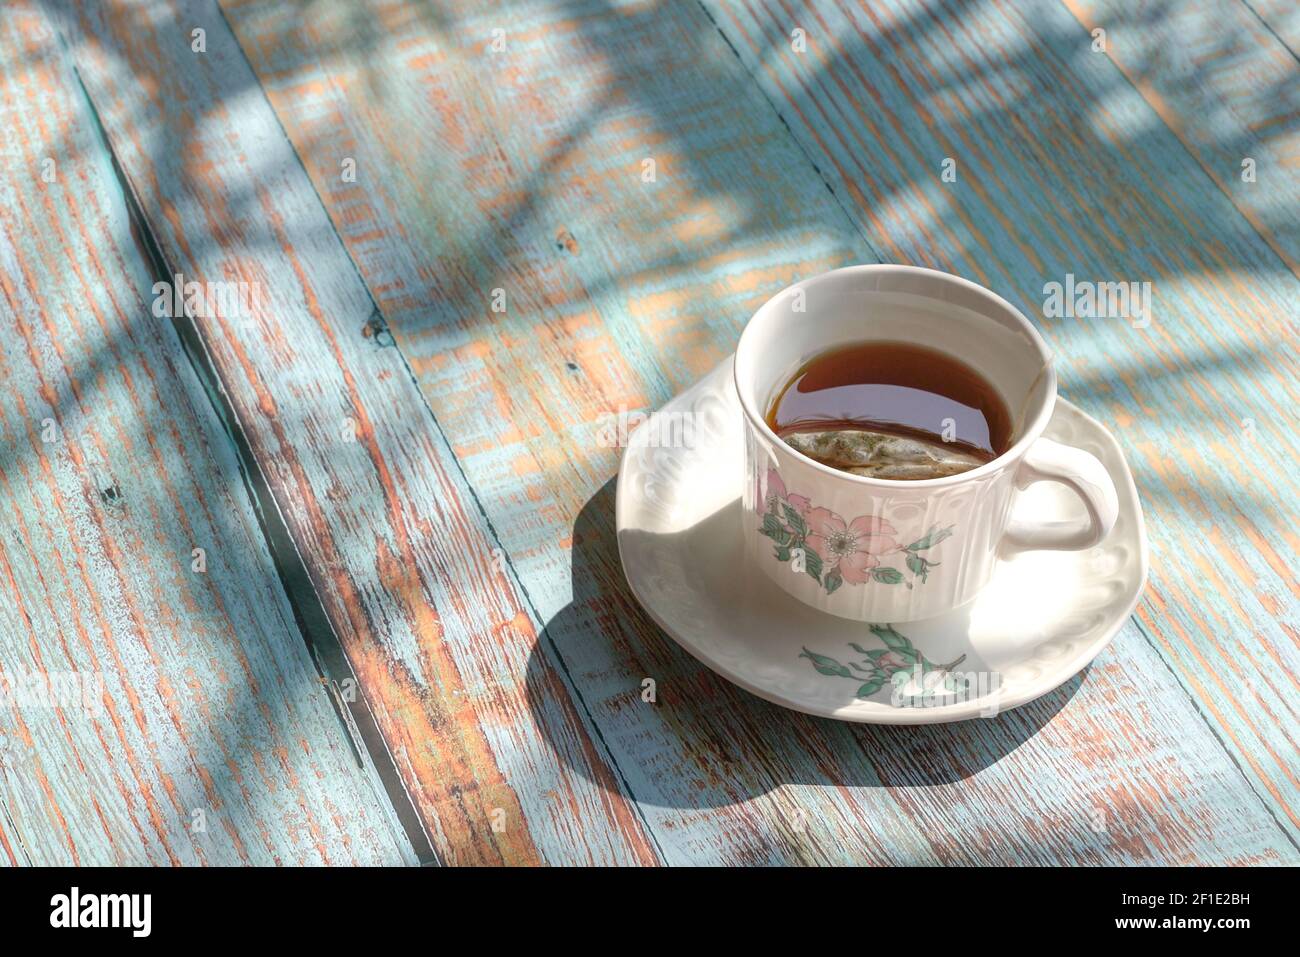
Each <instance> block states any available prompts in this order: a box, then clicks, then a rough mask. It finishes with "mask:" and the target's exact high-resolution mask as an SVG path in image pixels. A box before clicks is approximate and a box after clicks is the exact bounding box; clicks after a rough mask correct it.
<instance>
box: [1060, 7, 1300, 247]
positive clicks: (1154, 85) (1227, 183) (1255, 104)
mask: <svg viewBox="0 0 1300 957" xmlns="http://www.w3.org/2000/svg"><path fill="white" fill-rule="evenodd" d="M1063 2H1064V4H1065V6H1066V8H1067V9H1068V10H1069V11H1070V13H1072V14H1073V15H1074V17H1075V19H1077V20H1078V21H1079V22H1080V23H1081V24H1082V25H1083V26H1084V28H1085V29H1086V30H1087V31H1088V32H1089V34H1092V33H1093V31H1097V30H1104V31H1105V37H1104V40H1105V44H1104V45H1105V55H1106V56H1108V57H1110V59H1111V60H1112V61H1113V62H1114V63H1115V65H1116V67H1118V69H1119V71H1120V73H1121V74H1123V76H1124V78H1125V79H1126V80H1128V81H1129V82H1130V83H1131V84H1132V85H1133V88H1134V89H1135V90H1137V92H1138V93H1139V94H1140V95H1141V96H1142V99H1143V100H1145V101H1146V102H1147V104H1149V105H1150V107H1151V109H1152V111H1153V112H1154V113H1155V114H1156V115H1157V116H1158V117H1159V118H1160V119H1161V121H1162V122H1163V123H1164V124H1165V125H1166V126H1167V127H1168V128H1169V130H1170V131H1171V132H1172V133H1173V134H1174V136H1176V137H1177V138H1178V141H1179V142H1180V143H1182V144H1183V145H1184V146H1186V147H1187V149H1188V151H1189V152H1190V153H1191V154H1192V155H1193V156H1194V157H1196V159H1197V161H1198V162H1199V163H1200V166H1201V169H1203V170H1204V171H1205V175H1206V177H1207V178H1208V179H1209V180H1210V181H1211V182H1212V183H1214V185H1215V186H1216V187H1218V188H1219V189H1220V190H1222V191H1223V192H1224V193H1225V194H1226V195H1227V196H1228V197H1229V198H1230V199H1231V200H1232V202H1233V205H1235V206H1236V207H1237V209H1239V210H1240V211H1241V214H1242V216H1243V217H1244V218H1245V219H1246V221H1247V222H1248V223H1250V225H1251V226H1252V227H1253V228H1254V230H1255V232H1256V233H1258V234H1259V236H1260V238H1261V239H1263V240H1264V242H1265V243H1267V244H1268V245H1269V247H1270V248H1271V249H1272V250H1273V251H1274V252H1275V253H1276V254H1277V256H1278V258H1280V259H1281V260H1282V261H1283V262H1285V263H1286V264H1287V266H1288V267H1289V268H1290V269H1291V271H1292V272H1300V215H1297V210H1300V65H1297V62H1296V56H1295V54H1294V53H1293V52H1292V51H1291V50H1289V49H1287V47H1286V46H1285V45H1284V44H1283V43H1282V41H1281V40H1279V39H1278V37H1277V35H1276V34H1274V32H1273V31H1272V30H1270V29H1269V28H1268V26H1267V25H1266V24H1264V23H1262V22H1261V21H1260V19H1259V17H1257V16H1256V15H1255V13H1253V12H1252V11H1251V10H1250V8H1248V7H1247V6H1246V5H1245V4H1244V3H1241V2H1235V3H1234V2H1222V0H1214V2H1193V3H1187V2H1184V3H1178V4H1172V5H1170V4H1162V3H1154V2H1149V0H1142V2H1139V3H1118V2H1115V0H1063ZM1291 7H1292V9H1293V10H1295V9H1300V7H1297V6H1296V5H1295V4H1291ZM1100 39H1101V38H1100V37H1099V40H1100Z"/></svg>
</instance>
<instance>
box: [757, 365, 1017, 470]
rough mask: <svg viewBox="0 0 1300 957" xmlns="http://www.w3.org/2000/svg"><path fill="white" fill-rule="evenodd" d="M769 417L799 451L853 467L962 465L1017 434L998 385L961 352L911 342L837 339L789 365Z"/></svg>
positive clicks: (986, 458)
mask: <svg viewBox="0 0 1300 957" xmlns="http://www.w3.org/2000/svg"><path fill="white" fill-rule="evenodd" d="M767 424H768V426H770V427H771V429H772V431H773V432H775V433H776V434H777V435H778V436H780V437H781V439H782V440H783V441H784V442H785V443H786V444H787V445H789V446H790V447H791V448H793V449H794V450H795V451H797V452H802V453H803V454H804V455H806V456H808V457H809V458H811V459H813V460H815V461H817V462H820V463H822V464H823V465H828V466H830V467H831V468H834V469H838V470H840V471H842V472H848V473H850V474H853V475H866V476H870V477H872V478H880V479H893V480H897V481H917V480H920V479H931V478H943V477H945V476H948V475H959V474H961V473H962V472H967V471H970V470H971V469H974V468H978V467H979V466H981V465H983V464H985V463H986V462H991V461H993V459H995V458H997V457H998V456H999V455H1001V454H1002V453H1003V452H1005V451H1006V450H1007V449H1008V448H1010V447H1011V444H1012V442H1013V439H1012V435H1011V417H1010V414H1009V413H1008V411H1007V407H1006V404H1005V403H1004V402H1003V401H1002V397H1001V396H1000V395H999V394H998V392H997V390H996V389H994V388H993V386H992V385H990V384H989V383H988V382H987V381H985V380H984V378H983V377H982V376H981V375H980V374H979V373H978V372H976V371H975V370H974V369H972V368H971V367H970V366H968V365H966V364H965V363H964V362H961V361H960V360H958V359H955V358H953V357H952V356H950V355H948V354H946V353H944V352H940V351H939V350H937V349H930V348H927V347H925V346H919V345H914V344H912V343H907V342H890V341H873V342H860V343H854V344H852V345H847V346H841V347H839V348H835V349H831V350H829V351H827V352H823V353H821V354H820V355H818V356H815V357H813V358H812V359H811V360H809V361H808V362H806V363H804V365H803V366H801V367H800V368H799V370H798V371H797V372H796V373H795V374H794V376H793V377H792V378H791V379H790V381H789V382H788V383H787V384H786V385H785V387H784V388H783V389H781V391H780V392H779V393H777V396H776V400H775V401H774V402H773V403H772V406H771V408H770V409H769V410H768V413H767Z"/></svg>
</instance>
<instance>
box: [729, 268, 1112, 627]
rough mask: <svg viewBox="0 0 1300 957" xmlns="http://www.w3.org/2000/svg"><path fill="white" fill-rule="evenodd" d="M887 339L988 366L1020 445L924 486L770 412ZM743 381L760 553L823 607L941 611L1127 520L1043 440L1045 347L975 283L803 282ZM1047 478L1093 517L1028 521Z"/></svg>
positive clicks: (1076, 464)
mask: <svg viewBox="0 0 1300 957" xmlns="http://www.w3.org/2000/svg"><path fill="white" fill-rule="evenodd" d="M873 339H874V340H882V341H894V342H907V343H914V344H917V345H923V346H928V347H930V348H932V349H938V350H940V351H943V352H945V353H947V354H949V355H951V356H953V357H955V358H957V359H960V360H961V361H962V362H964V363H966V364H967V365H969V366H971V367H972V368H974V369H975V370H976V371H977V372H979V373H980V374H981V375H982V376H983V377H984V378H985V380H987V381H988V382H989V383H990V384H991V385H992V386H993V387H994V388H995V389H996V390H997V391H998V392H999V394H1000V395H1001V397H1002V400H1003V401H1004V402H1005V403H1006V406H1007V408H1008V409H1009V410H1010V411H1011V415H1012V426H1013V429H1014V432H1013V443H1012V445H1011V447H1010V448H1009V449H1007V451H1006V452H1004V453H1003V454H1001V455H999V456H998V457H996V458H995V459H993V460H992V461H991V462H988V463H986V464H984V465H981V466H979V467H977V468H974V469H971V470H970V471H967V472H963V473H961V474H958V475H950V476H947V477H945V478H935V479H923V480H919V481H890V480H885V479H879V478H870V477H866V476H861V475H854V474H850V473H848V472H842V471H839V470H836V469H834V468H831V467H829V466H827V465H823V464H821V463H820V462H817V461H814V460H813V459H811V458H808V457H807V456H804V455H803V454H801V453H799V452H796V451H795V450H794V449H792V448H790V446H788V445H787V444H786V443H785V442H783V441H782V440H781V439H780V438H779V437H778V436H777V435H776V433H774V432H773V431H772V429H771V428H770V427H769V426H768V424H767V421H766V415H765V413H766V412H767V410H768V408H769V406H770V404H771V402H772V401H773V399H774V398H775V396H776V395H777V394H778V392H779V391H780V390H781V388H782V387H783V386H785V385H786V383H788V382H789V381H790V379H791V377H792V376H793V375H794V374H795V372H796V371H797V370H798V369H799V368H800V367H801V366H802V365H803V364H804V363H806V362H807V361H808V360H810V359H811V358H813V357H814V356H817V355H819V354H821V353H823V352H825V351H827V350H829V349H834V348H837V347H840V346H844V345H849V344H852V343H857V342H863V341H868V340H873ZM735 377H736V389H737V391H738V393H739V395H740V404H741V407H742V408H743V410H744V417H745V425H744V428H745V469H746V476H747V480H746V482H745V493H744V510H743V520H744V526H745V528H744V531H745V540H746V550H747V553H748V555H749V557H750V560H751V562H752V563H753V564H757V565H758V566H759V567H760V568H761V569H762V570H763V572H764V573H765V574H766V575H767V576H768V577H769V578H771V579H772V581H774V582H775V583H776V584H777V585H779V586H780V587H781V588H783V589H784V590H785V591H787V592H789V593H790V594H791V595H793V596H794V597H795V598H797V599H799V600H800V601H802V602H804V603H806V604H808V605H811V606H813V607H814V608H818V609H821V610H822V611H826V612H829V613H831V614H834V615H839V616H841V617H844V618H852V619H856V620H859V621H871V622H899V621H911V620H914V619H919V618H930V617H933V616H937V615H942V614H945V613H946V612H949V611H952V610H953V609H955V608H958V607H960V606H962V605H965V604H966V603H967V602H969V601H971V600H973V599H974V598H975V597H976V595H977V594H978V593H979V591H980V589H981V588H983V587H984V586H985V585H986V584H987V583H988V581H989V578H990V577H991V576H992V574H993V570H994V567H995V565H996V563H997V561H998V560H999V559H1000V558H1006V557H1009V556H1011V555H1013V554H1015V553H1017V552H1020V551H1024V550H1029V549H1058V550H1078V549H1085V548H1091V547H1092V546H1094V545H1096V544H1098V543H1099V542H1100V541H1101V540H1102V539H1103V538H1104V537H1105V536H1106V535H1107V533H1109V532H1110V530H1111V528H1112V526H1113V525H1114V524H1115V518H1116V514H1117V511H1118V505H1117V498H1116V495H1115V486H1114V485H1113V483H1112V482H1111V479H1110V476H1109V475H1108V474H1107V472H1106V470H1105V469H1104V468H1103V467H1102V465H1101V463H1100V462H1098V461H1097V459H1096V458H1094V457H1093V456H1092V455H1090V454H1089V453H1087V452H1085V451H1083V450H1081V449H1076V448H1072V447H1070V446H1067V445H1062V444H1061V443H1058V442H1054V441H1052V440H1050V439H1045V438H1043V430H1044V429H1045V428H1046V427H1047V423H1048V421H1049V420H1050V419H1051V417H1052V409H1053V406H1054V405H1055V402H1056V373H1055V371H1054V369H1053V367H1052V358H1051V353H1050V351H1049V350H1048V348H1047V345H1046V343H1044V342H1043V339H1042V337H1041V336H1039V334H1038V332H1037V330H1035V329H1034V327H1033V325H1032V324H1031V323H1030V322H1029V320H1028V319H1026V318H1025V317H1024V315H1022V314H1021V313H1020V311H1019V310H1018V309H1016V308H1015V307H1014V306H1012V305H1011V304H1010V303H1009V302H1007V301H1006V300H1005V299H1002V298H1001V297H1000V296H997V295H995V294H994V293H992V292H990V291H989V290H987V289H984V288H983V287H981V286H978V285H976V284H975V283H972V282H969V281H968V280H965V279H961V278H959V277H957V276H951V275H948V274H947V273H942V272H937V271H934V270H931V269H921V268H917V267H912V266H890V265H878V266H850V267H847V268H844V269H836V270H833V271H831V272H828V273H823V274H822V275H820V276H817V277H815V278H812V279H809V280H806V281H803V282H798V283H795V284H794V285H792V286H790V287H788V288H787V289H785V290H783V291H782V292H780V293H778V294H777V295H775V296H774V297H772V298H771V299H769V300H768V301H767V302H766V303H765V304H764V305H763V306H762V307H761V308H760V309H759V310H758V312H756V313H755V314H754V316H753V318H751V319H750V320H749V323H748V324H747V325H746V326H745V330H744V332H743V334H742V335H741V337H740V345H739V346H738V347H737V349H736V361H735ZM936 431H937V429H936ZM1041 481H1049V482H1060V483H1062V484H1063V485H1065V486H1067V487H1068V488H1069V489H1071V490H1072V491H1073V492H1074V493H1075V494H1076V495H1078V497H1079V498H1080V499H1081V500H1082V502H1083V505H1084V508H1085V510H1086V512H1087V517H1086V519H1085V520H1081V521H1079V522H1077V523H1064V524H1062V523H1053V524H1048V525H1042V524H1034V523H1031V522H1029V521H1027V520H1025V519H1023V518H1017V517H1016V514H1015V507H1014V506H1015V499H1016V495H1017V492H1018V490H1019V489H1023V488H1024V487H1026V486H1027V485H1029V484H1031V483H1033V482H1041Z"/></svg>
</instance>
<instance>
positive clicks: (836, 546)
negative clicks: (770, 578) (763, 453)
mask: <svg viewBox="0 0 1300 957" xmlns="http://www.w3.org/2000/svg"><path fill="white" fill-rule="evenodd" d="M754 501H755V503H756V505H757V506H758V512H759V516H760V517H761V518H762V520H763V521H762V524H761V525H760V526H759V528H758V533H759V534H760V535H765V536H767V537H768V538H770V539H771V540H772V543H773V548H774V557H775V558H776V560H777V561H780V562H788V561H791V560H792V559H793V558H794V555H795V554H796V553H797V552H798V551H799V550H800V549H801V548H803V547H806V548H807V550H808V553H809V555H814V556H816V560H815V561H813V562H810V563H808V564H806V565H805V566H804V567H803V568H802V569H797V570H799V571H806V572H807V574H808V575H810V576H812V578H813V579H815V580H816V581H817V583H818V584H820V585H821V586H822V587H823V588H825V589H826V593H827V594H830V593H832V592H834V591H835V590H836V589H838V588H839V587H840V586H841V585H843V584H844V583H845V582H849V583H851V584H854V585H864V584H866V583H867V582H876V583H879V584H882V585H901V584H906V585H907V587H908V588H911V587H913V583H920V584H925V582H926V580H927V577H928V575H929V572H930V569H932V568H935V567H937V566H938V564H939V563H938V562H936V561H934V560H932V559H930V558H928V557H926V556H924V555H923V554H922V553H923V552H925V551H927V550H929V549H931V548H934V547H935V546H936V545H938V544H939V543H940V542H942V541H944V540H945V539H947V538H949V537H950V536H951V535H952V533H953V531H952V530H953V527H954V526H952V525H949V526H947V527H946V528H940V527H938V526H935V527H933V528H931V529H930V530H929V531H928V532H926V534H924V535H922V536H921V537H920V538H917V539H916V540H915V541H914V542H912V544H910V545H908V546H906V547H904V546H902V545H900V544H899V542H898V532H897V530H896V529H895V528H894V526H893V525H890V524H889V523H888V522H886V521H885V520H884V519H882V518H877V517H876V516H874V515H860V516H858V517H857V518H855V519H854V520H853V521H851V522H846V521H844V519H842V518H841V517H840V516H839V515H836V514H835V513H834V512H832V511H831V510H830V509H828V508H823V507H820V506H819V507H817V508H813V504H812V502H810V501H809V500H808V497H807V496H806V495H794V494H792V493H791V492H790V490H789V489H788V488H786V486H785V482H784V481H782V479H781V473H780V472H778V471H777V470H776V469H774V468H769V469H767V470H766V471H759V470H755V475H754ZM792 513H793V514H792ZM888 554H896V555H898V554H901V556H902V557H901V558H898V559H894V560H891V564H888V565H886V564H882V562H881V556H883V555H888ZM895 564H899V565H901V566H902V567H903V568H905V569H906V570H907V571H908V572H910V573H911V574H912V580H911V581H908V578H907V576H906V575H905V574H904V572H903V571H902V570H900V568H898V567H894V565H895Z"/></svg>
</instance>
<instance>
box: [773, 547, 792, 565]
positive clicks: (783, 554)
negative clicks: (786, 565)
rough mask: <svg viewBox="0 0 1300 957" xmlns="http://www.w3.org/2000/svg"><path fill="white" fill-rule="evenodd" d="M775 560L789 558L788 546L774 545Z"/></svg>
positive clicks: (779, 560) (787, 559) (782, 560)
mask: <svg viewBox="0 0 1300 957" xmlns="http://www.w3.org/2000/svg"><path fill="white" fill-rule="evenodd" d="M776 560H777V561H778V562H788V561H789V560H790V548H789V546H787V545H778V546H776Z"/></svg>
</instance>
